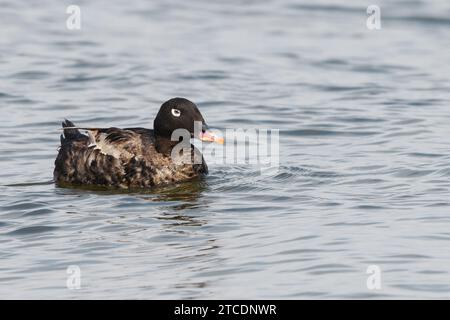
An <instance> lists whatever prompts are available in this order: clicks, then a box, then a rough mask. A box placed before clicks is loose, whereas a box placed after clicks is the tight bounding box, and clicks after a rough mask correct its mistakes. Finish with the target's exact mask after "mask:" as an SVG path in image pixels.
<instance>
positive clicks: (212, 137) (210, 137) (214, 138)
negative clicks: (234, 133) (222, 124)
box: [199, 131, 225, 144]
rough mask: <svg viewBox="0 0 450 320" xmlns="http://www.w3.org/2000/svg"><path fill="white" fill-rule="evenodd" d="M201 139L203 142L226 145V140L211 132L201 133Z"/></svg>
mask: <svg viewBox="0 0 450 320" xmlns="http://www.w3.org/2000/svg"><path fill="white" fill-rule="evenodd" d="M199 139H200V140H201V141H208V142H215V143H218V144H224V142H225V140H224V139H223V138H222V137H219V136H218V135H216V134H215V133H213V132H211V131H205V132H200V137H199Z"/></svg>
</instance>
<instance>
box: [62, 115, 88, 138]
mask: <svg viewBox="0 0 450 320" xmlns="http://www.w3.org/2000/svg"><path fill="white" fill-rule="evenodd" d="M62 128H63V130H64V134H62V135H61V143H64V142H67V141H71V140H78V139H80V138H85V137H86V136H85V135H83V134H81V133H80V131H78V129H76V128H75V124H74V123H73V122H72V121H69V120H67V119H64V121H63V122H62Z"/></svg>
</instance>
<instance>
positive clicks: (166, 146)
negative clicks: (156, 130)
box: [155, 136, 178, 156]
mask: <svg viewBox="0 0 450 320" xmlns="http://www.w3.org/2000/svg"><path fill="white" fill-rule="evenodd" d="M177 144H178V141H172V140H170V139H168V138H165V137H161V136H156V137H155V148H156V151H158V152H159V153H162V154H164V155H166V156H170V155H171V152H172V149H173V147H175V146H176V145H177Z"/></svg>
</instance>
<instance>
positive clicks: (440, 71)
mask: <svg viewBox="0 0 450 320" xmlns="http://www.w3.org/2000/svg"><path fill="white" fill-rule="evenodd" d="M79 5H80V7H81V10H82V17H83V18H82V19H83V21H82V24H81V25H82V29H81V30H79V31H74V30H72V31H69V30H67V29H66V26H65V18H66V15H65V7H64V6H65V4H60V5H55V3H54V1H50V0H43V1H40V5H39V6H33V7H32V8H29V7H28V5H27V4H25V3H22V2H18V1H10V0H7V1H3V2H2V10H1V11H0V21H2V27H1V31H0V32H1V36H0V46H1V48H2V50H1V53H0V111H1V112H2V114H3V117H1V118H0V168H1V170H0V296H2V297H9V298H74V299H79V298H107V299H109V298H160V299H165V298H189V299H193V298H225V299H226V298H247V299H248V298H289V299H292V298H382V297H383V298H412V297H422V298H449V297H450V295H449V293H450V274H449V270H448V267H447V266H448V264H449V262H450V253H449V252H448V250H445V248H446V247H448V244H449V241H450V233H449V231H448V230H449V227H450V218H449V215H448V212H449V206H450V201H448V198H449V197H448V194H449V190H450V182H449V177H450V169H449V163H450V155H449V150H450V142H449V141H448V138H447V137H448V136H450V126H449V125H448V123H449V113H448V105H449V103H450V96H449V92H450V79H449V76H448V75H449V74H450V70H449V68H450V65H449V63H448V62H449V61H448V47H449V46H450V33H449V32H450V31H449V28H448V26H449V23H448V18H447V17H446V16H448V14H447V13H448V12H449V9H450V4H449V3H447V2H445V1H440V2H438V1H434V2H429V1H425V0H423V1H422V0H419V1H417V0H414V1H408V0H406V1H401V2H392V1H387V0H383V1H381V0H380V1H378V3H377V5H379V6H380V7H381V17H382V28H381V30H377V31H370V30H368V29H367V27H366V18H367V14H366V5H367V4H362V3H361V2H360V1H350V2H349V1H345V2H344V1H329V0H318V1H315V2H314V4H298V3H296V1H291V0H285V1H282V0H280V1H278V0H277V1H267V2H264V3H261V2H258V1H245V2H241V1H240V2H239V3H237V2H235V1H231V2H221V3H216V2H211V1H206V0H205V1H197V2H186V1H184V2H182V1H178V2H177V1H176V2H166V1H144V0H136V1H133V3H132V6H130V5H128V4H126V5H125V4H124V3H122V2H119V1H116V2H111V1H109V2H106V1H95V2H92V1H91V2H86V1H81V2H80V4H79ZM105 6H107V7H108V10H105ZM175 96H184V97H186V98H189V99H190V100H192V101H195V102H196V103H197V104H198V105H199V107H200V109H201V111H202V114H203V115H204V116H205V119H206V120H207V122H208V123H209V124H210V125H211V126H213V127H215V128H221V129H224V128H232V129H237V128H242V129H247V128H263V129H272V128H274V129H279V130H280V167H279V168H278V171H277V172H268V173H267V174H262V175H261V174H260V172H259V171H258V170H257V168H254V167H250V166H246V165H239V166H237V165H236V166H235V165H232V164H221V163H219V164H217V163H214V161H213V159H211V158H208V155H205V158H206V162H207V163H208V164H209V165H208V166H209V171H210V174H209V175H208V176H207V177H206V178H204V179H199V180H193V181H190V182H186V183H181V184H177V185H173V186H165V187H159V188H154V189H151V190H147V191H142V190H134V191H131V192H123V191H118V190H107V189H95V188H94V189H92V188H59V187H56V186H55V185H54V184H53V182H52V181H51V177H52V172H53V166H54V164H53V163H54V159H55V157H56V154H57V148H58V145H59V134H60V130H59V127H60V123H61V121H62V120H63V119H64V118H68V119H70V120H72V121H74V122H75V123H82V124H84V125H86V126H93V127H95V126H105V127H106V126H116V127H139V126H142V127H152V123H153V118H154V116H155V114H156V112H157V111H158V109H159V106H160V104H161V103H162V102H163V101H165V100H167V99H168V98H171V97H175ZM69 265H78V266H79V267H80V269H81V271H82V289H80V290H68V289H67V288H66V280H67V279H66V277H67V274H66V269H67V267H68V266H69ZM370 265H377V266H379V267H380V269H381V270H382V290H369V289H368V288H367V286H366V280H367V276H368V275H367V274H366V270H367V267H368V266H370Z"/></svg>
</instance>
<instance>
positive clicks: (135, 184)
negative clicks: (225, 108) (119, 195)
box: [54, 98, 208, 188]
mask: <svg viewBox="0 0 450 320" xmlns="http://www.w3.org/2000/svg"><path fill="white" fill-rule="evenodd" d="M169 102H171V103H169ZM167 103H169V104H168V105H166V104H167ZM190 104H192V105H190ZM165 105H166V106H165ZM174 106H176V107H177V108H179V109H180V110H183V111H182V112H183V114H187V113H190V112H191V109H193V111H196V110H197V111H198V109H197V107H196V106H195V105H194V104H193V103H192V102H190V101H188V100H186V99H182V98H175V99H171V100H169V101H168V102H166V103H165V104H163V106H162V107H161V110H160V112H159V113H158V116H157V118H156V119H155V122H154V127H155V128H156V127H161V124H160V122H161V121H163V122H164V125H165V126H166V127H167V130H174V129H176V128H179V127H181V128H184V127H186V129H187V130H189V131H190V132H191V131H192V130H193V129H191V127H190V124H185V125H184V124H182V123H181V122H180V121H178V122H176V123H175V124H173V123H172V122H173V121H172V119H171V118H170V115H167V112H168V110H172V109H173V108H174ZM163 109H164V110H163ZM165 109H167V110H165ZM177 110H178V109H177ZM172 113H173V112H172ZM198 115H199V116H198ZM198 115H196V116H195V117H194V118H192V117H187V116H186V119H187V118H189V119H187V120H186V122H190V121H191V120H195V121H202V122H203V123H204V120H203V117H202V116H201V114H200V112H199V111H198ZM178 117H179V116H178ZM176 120H178V119H176ZM172 124H173V125H172ZM62 125H63V128H67V129H64V134H63V135H61V147H60V149H59V153H58V156H57V158H56V161H55V170H54V179H55V182H56V183H57V184H58V185H61V186H70V185H74V186H76V185H79V186H80V185H91V186H105V187H114V188H149V187H152V186H156V185H162V184H169V183H174V182H179V181H184V180H188V179H192V178H194V177H198V176H201V175H204V174H207V173H208V168H207V166H206V163H205V162H204V159H203V157H202V156H201V155H200V159H201V163H198V164H195V163H194V162H192V164H190V163H189V164H177V163H175V161H173V159H172V157H171V151H172V148H173V147H174V146H175V145H176V144H177V143H178V141H171V140H170V139H169V138H168V136H169V135H168V132H161V133H160V134H155V131H154V130H150V129H145V128H128V129H119V128H107V129H101V128H90V129H89V128H85V130H86V131H87V132H88V135H84V134H82V133H81V132H80V131H79V130H78V128H75V125H74V124H73V123H72V122H70V121H68V120H66V121H65V122H63V124H62ZM190 151H191V154H190V157H191V160H192V161H193V160H194V158H193V157H194V154H195V153H196V152H199V151H198V150H197V149H196V148H195V147H194V146H192V145H191V148H190Z"/></svg>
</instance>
